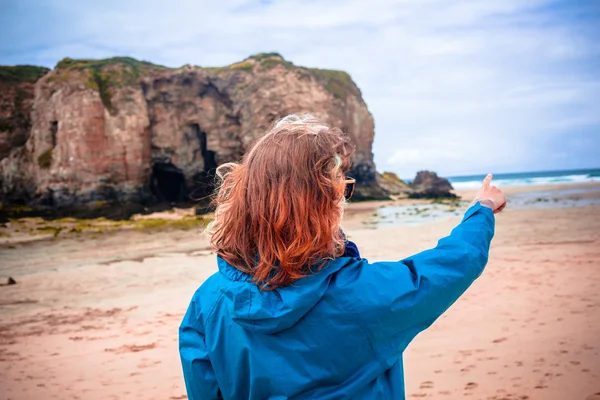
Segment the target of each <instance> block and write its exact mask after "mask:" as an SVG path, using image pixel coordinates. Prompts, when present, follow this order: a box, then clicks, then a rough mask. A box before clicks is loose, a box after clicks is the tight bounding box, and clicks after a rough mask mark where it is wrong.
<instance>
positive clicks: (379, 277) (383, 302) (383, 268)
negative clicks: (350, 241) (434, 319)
mask: <svg viewBox="0 0 600 400" xmlns="http://www.w3.org/2000/svg"><path fill="white" fill-rule="evenodd" d="M336 275H337V276H336V279H335V281H334V284H333V288H332V289H333V290H334V291H335V292H336V294H337V295H338V296H340V297H344V298H345V299H347V301H348V302H349V303H350V304H351V307H352V309H353V310H354V311H355V312H357V313H359V314H363V313H365V312H366V313H369V312H373V311H375V310H377V309H381V308H387V307H389V306H390V302H392V301H394V299H397V298H398V297H402V296H403V295H409V294H410V293H413V292H415V291H416V286H415V277H414V276H413V274H412V273H411V270H410V269H409V268H408V267H407V266H406V265H405V264H404V263H403V262H402V261H380V262H374V263H371V262H369V261H368V260H366V259H364V258H361V259H358V258H357V259H355V261H354V262H352V263H349V264H348V265H347V266H345V267H344V268H342V269H341V270H340V271H338V272H337V274H336Z"/></svg>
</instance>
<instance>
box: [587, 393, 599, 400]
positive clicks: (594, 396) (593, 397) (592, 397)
mask: <svg viewBox="0 0 600 400" xmlns="http://www.w3.org/2000/svg"><path fill="white" fill-rule="evenodd" d="M585 400H600V392H598V393H594V394H591V395H589V396H588V397H586V398H585Z"/></svg>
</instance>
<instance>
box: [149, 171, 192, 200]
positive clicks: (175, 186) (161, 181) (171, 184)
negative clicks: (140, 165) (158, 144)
mask: <svg viewBox="0 0 600 400" xmlns="http://www.w3.org/2000/svg"><path fill="white" fill-rule="evenodd" d="M150 190H151V191H152V193H153V194H154V196H156V198H157V200H158V201H159V202H161V203H162V202H169V203H179V202H185V201H188V200H189V198H188V195H187V187H186V186H185V176H184V175H183V172H182V171H181V170H180V169H179V168H177V167H176V166H175V165H173V164H171V163H169V162H157V163H155V164H154V165H153V166H152V177H151V179H150Z"/></svg>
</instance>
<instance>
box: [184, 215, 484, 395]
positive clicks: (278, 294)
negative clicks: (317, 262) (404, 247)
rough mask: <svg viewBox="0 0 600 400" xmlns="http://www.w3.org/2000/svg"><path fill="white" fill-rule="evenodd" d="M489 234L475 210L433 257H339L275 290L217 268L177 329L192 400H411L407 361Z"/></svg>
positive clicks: (477, 266)
mask: <svg viewBox="0 0 600 400" xmlns="http://www.w3.org/2000/svg"><path fill="white" fill-rule="evenodd" d="M493 229H494V217H493V213H492V211H491V210H490V209H489V208H486V207H482V206H480V205H479V204H477V205H475V206H473V207H472V208H471V209H470V210H469V211H468V212H467V214H466V216H465V220H464V221H463V222H462V223H461V225H459V226H458V227H457V228H456V229H455V230H454V231H453V232H452V234H451V235H450V236H449V237H447V238H445V239H442V240H441V241H440V243H439V244H438V246H437V247H436V248H435V249H432V250H428V251H425V252H422V253H420V254H417V255H415V256H413V257H410V258H408V259H406V260H403V261H397V262H379V263H373V264H370V263H369V262H368V261H367V260H365V259H363V258H358V257H340V258H337V259H335V260H333V261H329V262H328V263H327V264H326V265H325V266H324V267H323V268H322V269H321V270H320V271H319V272H317V273H315V274H313V275H311V276H309V277H307V278H303V279H301V280H299V281H297V282H296V283H295V284H293V285H292V286H288V287H283V288H279V289H275V290H272V291H264V290H261V289H259V288H258V286H257V285H256V284H254V283H253V282H251V277H250V276H249V275H247V274H244V273H241V272H240V271H238V270H237V269H236V268H235V267H232V266H231V265H229V264H228V263H227V262H225V261H224V260H223V259H220V258H218V264H219V272H218V273H216V274H215V275H213V276H212V277H210V278H209V279H208V280H207V281H206V282H205V283H204V284H203V285H202V287H201V288H200V289H199V290H198V291H197V293H196V294H195V296H194V299H193V300H192V304H191V306H190V309H189V310H188V313H187V314H186V316H185V318H184V321H183V323H182V326H181V330H180V351H181V357H182V361H183V367H184V373H185V377H186V386H187V389H188V396H189V398H191V399H212V398H215V399H216V398H221V397H222V398H225V399H265V398H273V399H288V398H289V399H292V398H295V399H302V398H318V399H327V398H331V399H340V398H357V399H372V398H382V399H385V398H389V399H401V398H404V378H403V365H402V351H403V350H404V349H405V348H406V346H407V345H408V343H409V342H410V341H411V340H412V339H413V338H414V336H415V335H416V334H417V333H419V332H420V331H422V330H423V329H425V328H426V327H428V326H429V325H430V324H431V323H432V322H433V321H434V320H435V319H436V318H437V317H438V316H439V315H441V313H443V312H444V311H445V310H446V309H447V308H448V307H449V306H450V305H451V304H452V303H453V302H454V301H455V300H456V299H457V298H458V297H459V296H460V295H461V294H462V293H463V292H464V290H466V288H467V287H468V286H469V285H470V284H471V283H472V282H473V280H475V278H476V277H477V276H479V274H480V273H481V271H482V270H483V268H484V266H485V264H486V262H487V254H488V249H489V244H490V241H491V239H492V236H493Z"/></svg>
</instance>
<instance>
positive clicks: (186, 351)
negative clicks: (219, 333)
mask: <svg viewBox="0 0 600 400" xmlns="http://www.w3.org/2000/svg"><path fill="white" fill-rule="evenodd" d="M197 302H198V300H197V299H196V297H195V296H194V299H192V301H191V303H190V306H189V308H188V310H187V312H186V314H185V316H184V317H183V321H182V322H181V326H180V327H179V355H180V357H181V364H182V367H183V378H184V380H185V387H186V390H187V395H188V399H190V400H209V399H210V400H212V399H222V398H223V397H222V396H221V391H220V390H219V385H218V383H217V378H216V376H215V372H214V370H213V367H212V364H211V362H210V358H209V355H208V350H207V348H206V342H205V337H204V322H203V318H202V315H201V314H200V311H201V309H200V304H197Z"/></svg>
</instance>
